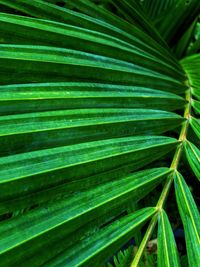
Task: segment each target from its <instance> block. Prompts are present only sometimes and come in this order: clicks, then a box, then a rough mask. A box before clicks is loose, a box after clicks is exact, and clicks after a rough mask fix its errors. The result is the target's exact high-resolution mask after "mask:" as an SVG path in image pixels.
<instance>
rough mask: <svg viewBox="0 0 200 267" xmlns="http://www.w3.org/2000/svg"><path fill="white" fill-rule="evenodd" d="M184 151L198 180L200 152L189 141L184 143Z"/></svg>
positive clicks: (199, 174)
mask: <svg viewBox="0 0 200 267" xmlns="http://www.w3.org/2000/svg"><path fill="white" fill-rule="evenodd" d="M184 149H185V153H186V157H187V160H188V162H189V164H190V167H191V168H192V170H193V172H194V173H195V175H196V177H197V178H198V179H199V180H200V150H199V149H198V148H197V147H196V146H195V145H194V144H192V143H191V142H189V141H186V142H185V143H184Z"/></svg>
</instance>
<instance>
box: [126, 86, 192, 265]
mask: <svg viewBox="0 0 200 267" xmlns="http://www.w3.org/2000/svg"><path fill="white" fill-rule="evenodd" d="M186 100H187V101H188V103H187V104H186V106H185V110H184V118H185V119H186V121H185V122H184V123H183V125H182V127H181V132H180V135H179V139H178V140H179V142H180V144H179V145H178V147H177V149H176V151H175V154H174V157H173V159H172V163H171V166H170V168H171V169H172V170H173V173H171V174H170V175H169V176H168V179H167V181H166V183H165V185H164V187H163V190H162V193H161V195H160V198H159V200H158V202H157V205H156V207H157V209H158V212H157V214H156V215H154V217H153V218H152V219H151V221H150V223H149V226H148V228H147V231H146V233H145V235H144V237H143V240H142V242H141V244H140V246H139V249H138V251H137V253H136V255H135V257H134V260H133V262H132V264H131V267H137V266H138V264H139V261H140V259H141V257H142V255H143V252H144V250H145V247H146V245H147V242H148V241H149V239H150V238H151V235H152V233H153V231H154V228H155V226H156V224H157V219H158V213H159V212H160V211H161V210H162V209H163V206H164V204H165V201H166V199H167V196H168V194H169V191H170V188H171V185H172V183H173V180H174V173H175V172H177V169H178V166H179V162H180V158H181V154H182V150H183V144H184V141H185V140H186V136H187V131H188V126H189V119H190V115H191V100H192V96H191V87H190V85H189V89H188V90H187V91H186Z"/></svg>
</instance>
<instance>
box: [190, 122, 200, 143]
mask: <svg viewBox="0 0 200 267" xmlns="http://www.w3.org/2000/svg"><path fill="white" fill-rule="evenodd" d="M190 125H191V126H192V129H193V130H194V132H195V133H196V135H197V136H198V137H199V139H200V121H199V120H197V119H195V118H194V117H192V118H191V119H190Z"/></svg>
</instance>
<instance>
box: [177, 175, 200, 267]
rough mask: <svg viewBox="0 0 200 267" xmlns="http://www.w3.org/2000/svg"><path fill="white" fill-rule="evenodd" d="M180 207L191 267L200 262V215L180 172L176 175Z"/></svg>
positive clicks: (195, 266)
mask: <svg viewBox="0 0 200 267" xmlns="http://www.w3.org/2000/svg"><path fill="white" fill-rule="evenodd" d="M174 182H175V191H176V200H177V203H178V209H179V212H180V215H181V219H182V222H183V226H184V232H185V240H186V247H187V253H188V261H189V266H190V267H198V266H199V262H200V224H199V222H200V215H199V211H198V208H197V206H196V204H195V202H194V199H193V197H192V194H191V192H190V190H189V188H188V186H187V184H186V182H185V181H184V178H183V177H182V176H181V174H180V173H177V174H176V177H175V181H174Z"/></svg>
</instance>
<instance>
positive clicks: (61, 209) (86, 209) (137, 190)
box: [0, 168, 170, 266]
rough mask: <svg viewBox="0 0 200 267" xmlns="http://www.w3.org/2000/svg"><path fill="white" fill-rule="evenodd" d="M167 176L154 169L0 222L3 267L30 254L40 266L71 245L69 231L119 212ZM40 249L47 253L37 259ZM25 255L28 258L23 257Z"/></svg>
mask: <svg viewBox="0 0 200 267" xmlns="http://www.w3.org/2000/svg"><path fill="white" fill-rule="evenodd" d="M169 173H170V170H169V169H168V168H157V169H150V170H145V171H140V172H137V173H133V174H129V175H127V176H125V177H120V179H118V180H117V181H112V182H108V183H105V184H103V185H100V186H97V187H94V188H92V189H89V190H86V191H83V192H80V193H78V191H77V192H76V193H75V194H73V195H70V194H69V193H68V195H67V196H66V197H65V198H64V199H59V200H54V201H53V202H50V203H47V204H45V205H43V206H41V207H40V208H37V209H35V210H33V211H30V212H29V213H27V214H24V215H22V216H20V217H18V218H13V219H11V220H10V221H9V222H7V221H6V222H5V223H4V222H2V223H1V224H0V233H1V238H0V250H1V260H2V262H4V265H3V266H9V264H10V265H11V263H13V262H16V261H17V262H18V261H19V262H22V261H23V260H24V259H28V258H29V257H30V254H31V255H32V256H33V257H34V258H35V259H36V258H37V260H36V261H37V262H40V264H41V263H44V261H46V260H47V259H50V258H52V257H53V256H54V255H56V254H58V253H59V252H61V250H64V249H65V248H66V247H68V246H70V242H72V241H70V240H68V238H69V236H68V235H70V234H72V235H73V233H72V232H73V231H76V230H77V229H79V227H81V226H83V227H84V225H85V224H88V223H89V222H90V221H92V220H94V219H97V218H98V217H102V216H103V214H105V215H106V214H108V213H109V212H110V210H113V209H116V208H118V207H122V209H123V208H124V206H125V204H126V206H127V205H128V202H129V201H138V200H139V199H140V198H143V197H144V196H145V195H146V194H147V193H148V192H150V191H151V190H152V189H153V188H155V186H157V185H158V184H159V183H160V182H162V181H163V180H164V178H165V177H166V176H167V175H168V174H169ZM66 186H67V185H66ZM77 190H78V188H77ZM107 217H109V216H108V215H107ZM16 229H18V231H16ZM119 229H120V227H119ZM66 237H67V240H68V242H66V244H64V243H62V242H61V243H60V245H59V244H58V245H57V246H56V247H55V248H54V245H56V243H57V242H59V240H62V239H64V238H66ZM72 240H73V238H72ZM50 241H51V242H50ZM30 242H31V244H32V245H31V247H30V246H29V243H30ZM122 244H123V243H122ZM41 248H42V249H43V250H46V249H47V250H46V253H44V254H41V255H40V256H39V255H38V252H39V250H40V249H41ZM48 248H51V254H49V253H48ZM27 251H29V253H30V254H29V253H28V255H27ZM32 260H34V259H32ZM38 264H39V263H38ZM40 264H39V265H40ZM31 265H32V264H31ZM37 266H38V265H37Z"/></svg>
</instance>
